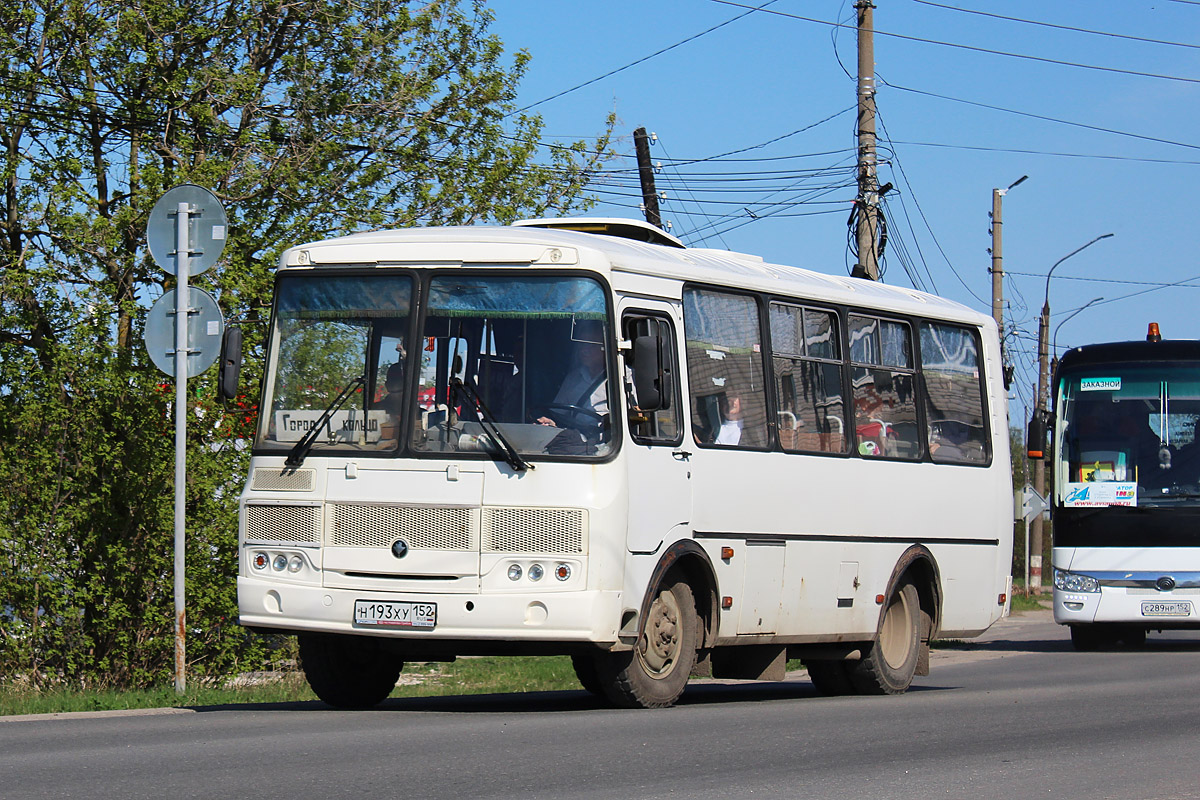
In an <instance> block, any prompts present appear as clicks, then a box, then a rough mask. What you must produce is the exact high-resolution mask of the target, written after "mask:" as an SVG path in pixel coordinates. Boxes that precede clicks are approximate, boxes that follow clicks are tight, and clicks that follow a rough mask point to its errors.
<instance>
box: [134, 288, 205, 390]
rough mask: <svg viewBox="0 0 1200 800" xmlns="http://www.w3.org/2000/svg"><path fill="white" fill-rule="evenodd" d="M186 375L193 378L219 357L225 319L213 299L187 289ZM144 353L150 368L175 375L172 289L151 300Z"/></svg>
mask: <svg viewBox="0 0 1200 800" xmlns="http://www.w3.org/2000/svg"><path fill="white" fill-rule="evenodd" d="M188 307H189V308H188V325H187V347H188V355H187V376H188V377H189V378H194V377H196V376H197V375H199V374H200V373H202V372H204V371H205V370H206V369H208V368H209V367H211V366H212V365H213V362H215V361H216V360H217V356H219V355H220V354H221V335H222V334H223V333H224V332H225V320H224V319H222V318H221V309H220V308H219V307H218V306H217V301H216V300H214V299H213V296H212V295H211V294H209V293H208V292H206V291H204V290H203V289H197V288H196V287H194V286H189V287H188ZM146 351H147V352H148V353H150V360H151V361H153V362H154V366H156V367H158V368H159V369H161V370H162V371H163V372H165V373H167V374H168V375H170V376H172V377H174V375H175V290H174V289H171V290H170V291H168V292H166V293H165V294H163V296H162V297H160V298H158V300H157V301H155V303H154V305H153V307H151V309H150V314H149V316H147V317H146Z"/></svg>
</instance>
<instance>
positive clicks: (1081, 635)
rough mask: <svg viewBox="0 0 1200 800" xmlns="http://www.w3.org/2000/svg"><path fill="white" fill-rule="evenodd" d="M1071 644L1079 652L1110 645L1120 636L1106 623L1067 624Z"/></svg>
mask: <svg viewBox="0 0 1200 800" xmlns="http://www.w3.org/2000/svg"><path fill="white" fill-rule="evenodd" d="M1068 627H1069V628H1070V629H1071V644H1072V645H1073V646H1074V647H1075V649H1076V650H1078V651H1079V652H1081V653H1090V652H1092V651H1093V650H1103V649H1107V648H1110V647H1112V646H1113V645H1115V644H1116V643H1117V640H1118V639H1119V638H1120V635H1119V633H1118V632H1117V631H1116V630H1114V629H1113V628H1110V627H1108V626H1106V625H1095V624H1093V625H1069V626H1068Z"/></svg>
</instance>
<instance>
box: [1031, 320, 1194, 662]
mask: <svg viewBox="0 0 1200 800" xmlns="http://www.w3.org/2000/svg"><path fill="white" fill-rule="evenodd" d="M1053 385H1054V387H1055V390H1054V414H1053V415H1052V416H1051V417H1050V419H1049V420H1048V421H1049V423H1050V426H1051V427H1052V429H1053V438H1052V441H1053V447H1052V448H1051V453H1050V469H1051V471H1052V474H1053V476H1054V491H1053V493H1052V494H1051V497H1050V499H1051V501H1052V502H1051V515H1052V518H1053V520H1054V530H1053V567H1054V619H1055V621H1056V622H1058V623H1060V624H1063V625H1067V626H1069V628H1070V631H1071V641H1072V642H1073V643H1074V645H1075V647H1076V649H1079V650H1094V649H1096V648H1099V647H1104V646H1109V645H1113V644H1115V643H1117V642H1118V641H1124V643H1125V644H1127V645H1132V646H1140V645H1142V644H1143V643H1144V642H1145V641H1146V632H1147V631H1148V630H1163V629H1173V628H1174V629H1178V628H1192V629H1196V628H1200V605H1198V603H1200V548H1198V547H1197V542H1198V540H1197V530H1200V439H1197V436H1196V433H1197V431H1196V423H1197V421H1200V342H1197V341H1194V340H1191V341H1183V340H1177V341H1164V340H1163V339H1162V336H1161V335H1160V333H1159V329H1158V325H1157V324H1151V325H1150V331H1149V334H1148V336H1147V337H1146V341H1144V342H1113V343H1106V344H1090V345H1084V346H1083V347H1076V348H1074V349H1072V350H1068V351H1067V352H1066V353H1064V354H1063V357H1062V361H1061V362H1060V363H1059V365H1058V369H1057V370H1056V372H1055V378H1054V384H1053ZM1046 421H1047V420H1036V419H1035V422H1034V424H1033V425H1031V426H1030V434H1031V435H1030V439H1029V442H1030V450H1031V451H1036V450H1040V449H1041V447H1039V445H1040V444H1043V443H1044V442H1045V441H1046V425H1045V422H1046ZM1034 454H1035V453H1034V452H1031V455H1034Z"/></svg>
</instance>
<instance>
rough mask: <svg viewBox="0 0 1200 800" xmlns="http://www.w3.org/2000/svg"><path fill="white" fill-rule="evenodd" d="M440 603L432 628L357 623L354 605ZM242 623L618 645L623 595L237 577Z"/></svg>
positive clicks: (379, 633)
mask: <svg viewBox="0 0 1200 800" xmlns="http://www.w3.org/2000/svg"><path fill="white" fill-rule="evenodd" d="M359 600H367V601H384V602H393V603H420V604H436V622H435V624H434V626H433V627H432V628H419V629H418V628H408V627H391V626H382V625H371V626H364V625H361V624H355V602H356V601H359ZM238 611H239V616H240V622H241V624H242V625H245V626H247V627H252V628H276V629H282V630H289V631H313V632H324V633H346V634H359V635H368V636H387V637H396V638H405V639H432V640H485V641H487V640H491V641H522V640H523V641H530V642H569V643H596V644H600V645H610V644H612V643H615V642H616V641H617V627H616V622H617V620H619V619H620V618H621V593H620V592H617V591H577V592H545V593H516V592H514V593H488V594H458V593H456V594H436V593H432V592H430V593H413V592H403V593H400V592H378V591H364V590H356V589H330V588H326V587H323V586H315V585H304V584H290V583H284V582H277V581H265V580H257V579H254V578H247V577H239V578H238Z"/></svg>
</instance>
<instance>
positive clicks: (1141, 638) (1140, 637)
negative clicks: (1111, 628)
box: [1121, 625, 1147, 650]
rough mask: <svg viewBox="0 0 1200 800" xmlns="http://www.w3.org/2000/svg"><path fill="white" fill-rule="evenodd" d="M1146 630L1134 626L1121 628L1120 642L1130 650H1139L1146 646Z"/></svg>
mask: <svg viewBox="0 0 1200 800" xmlns="http://www.w3.org/2000/svg"><path fill="white" fill-rule="evenodd" d="M1146 633H1147V631H1146V629H1145V628H1139V627H1137V626H1136V625H1127V626H1125V627H1123V628H1121V641H1122V642H1123V643H1124V644H1125V646H1126V647H1128V648H1130V649H1131V650H1140V649H1141V648H1143V647H1145V646H1146Z"/></svg>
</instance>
